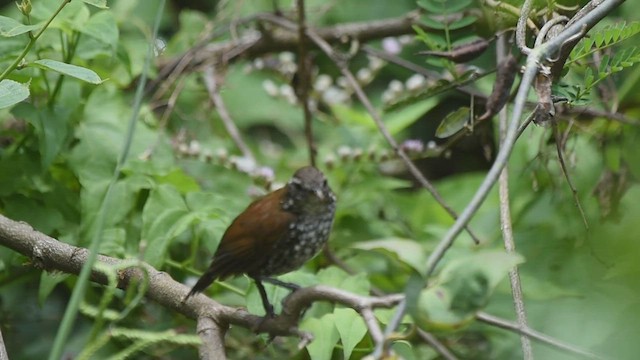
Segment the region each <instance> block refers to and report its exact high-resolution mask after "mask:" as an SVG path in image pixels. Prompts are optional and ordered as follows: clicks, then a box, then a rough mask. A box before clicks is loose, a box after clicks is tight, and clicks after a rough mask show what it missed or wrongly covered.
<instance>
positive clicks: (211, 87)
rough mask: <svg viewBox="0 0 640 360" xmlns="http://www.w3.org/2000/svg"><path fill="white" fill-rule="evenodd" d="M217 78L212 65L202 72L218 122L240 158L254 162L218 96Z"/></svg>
mask: <svg viewBox="0 0 640 360" xmlns="http://www.w3.org/2000/svg"><path fill="white" fill-rule="evenodd" d="M217 76H218V74H216V72H215V67H214V66H213V65H211V66H208V67H207V68H206V69H205V70H204V75H203V79H204V84H205V86H206V87H207V91H208V92H209V97H210V98H211V101H212V102H213V104H214V105H215V107H216V109H217V110H218V115H220V120H222V123H223V124H224V127H225V129H227V133H228V134H229V136H230V137H231V139H232V140H233V142H234V143H235V144H236V146H237V147H238V149H239V150H240V152H241V153H242V156H244V157H245V158H247V159H250V160H252V161H253V162H255V157H254V156H253V153H252V152H251V150H250V149H249V147H248V146H247V144H245V142H244V140H242V136H241V135H240V131H239V130H238V127H237V126H236V124H235V123H234V122H233V119H231V115H229V111H227V106H226V105H225V103H224V100H223V99H222V96H221V95H220V89H219V86H218V84H219V82H218V78H217Z"/></svg>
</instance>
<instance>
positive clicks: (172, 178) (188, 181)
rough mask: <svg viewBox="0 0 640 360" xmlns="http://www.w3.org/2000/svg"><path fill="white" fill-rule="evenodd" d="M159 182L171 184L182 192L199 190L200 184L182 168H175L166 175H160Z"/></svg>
mask: <svg viewBox="0 0 640 360" xmlns="http://www.w3.org/2000/svg"><path fill="white" fill-rule="evenodd" d="M156 179H157V181H158V183H160V184H170V185H173V186H175V188H176V189H177V190H178V191H180V192H182V193H189V192H192V191H199V190H200V185H198V182H197V181H196V180H195V179H194V178H193V177H191V176H189V175H187V174H186V173H185V172H184V171H183V170H182V169H178V168H175V169H173V170H171V171H170V172H169V173H168V174H166V175H164V176H158V177H157V178H156Z"/></svg>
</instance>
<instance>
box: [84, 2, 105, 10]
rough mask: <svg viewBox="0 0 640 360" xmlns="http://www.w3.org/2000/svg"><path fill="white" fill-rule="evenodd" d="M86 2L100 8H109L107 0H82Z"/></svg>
mask: <svg viewBox="0 0 640 360" xmlns="http://www.w3.org/2000/svg"><path fill="white" fill-rule="evenodd" d="M82 1H83V2H84V3H86V4H89V5H93V6H95V7H97V8H100V9H108V8H109V7H108V6H107V0H82Z"/></svg>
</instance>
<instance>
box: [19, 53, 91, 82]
mask: <svg viewBox="0 0 640 360" xmlns="http://www.w3.org/2000/svg"><path fill="white" fill-rule="evenodd" d="M28 66H35V67H39V68H41V69H44V70H51V71H55V72H57V73H60V74H63V75H68V76H71V77H73V78H76V79H78V80H82V81H85V82H88V83H91V84H102V79H100V76H98V74H96V73H95V72H94V71H93V70H91V69H87V68H84V67H81V66H76V65H71V64H67V63H63V62H60V61H56V60H51V59H42V60H36V61H34V62H32V63H30V64H29V65H28Z"/></svg>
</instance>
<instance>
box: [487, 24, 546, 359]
mask: <svg viewBox="0 0 640 360" xmlns="http://www.w3.org/2000/svg"><path fill="white" fill-rule="evenodd" d="M543 29H544V27H543ZM540 32H541V33H542V30H541V31H540ZM507 52H508V50H507V46H506V39H505V38H504V36H500V37H499V38H498V42H497V47H496V53H497V54H496V59H497V61H502V60H503V59H504V58H505V57H506V56H508V55H507ZM498 117H499V119H500V140H501V142H502V141H503V140H504V137H505V135H506V131H507V120H508V114H507V108H506V107H503V108H502V109H501V110H500V112H499V113H498ZM499 198H500V224H501V226H500V228H501V229H502V238H503V241H504V248H505V250H506V251H507V253H514V252H515V251H516V245H515V241H514V239H513V227H512V222H511V206H510V200H509V166H508V165H505V167H504V168H503V169H502V173H501V174H500V180H499ZM509 281H510V283H511V294H512V296H513V305H514V307H515V310H516V318H517V319H518V324H519V325H520V326H521V327H526V326H527V314H526V311H525V308H524V296H523V295H522V285H521V283H520V274H519V272H518V266H517V265H515V266H514V267H513V268H512V269H510V270H509ZM520 343H521V346H522V354H523V358H524V359H525V360H532V359H533V350H532V348H531V342H530V341H529V338H527V337H526V336H524V335H522V336H520Z"/></svg>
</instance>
